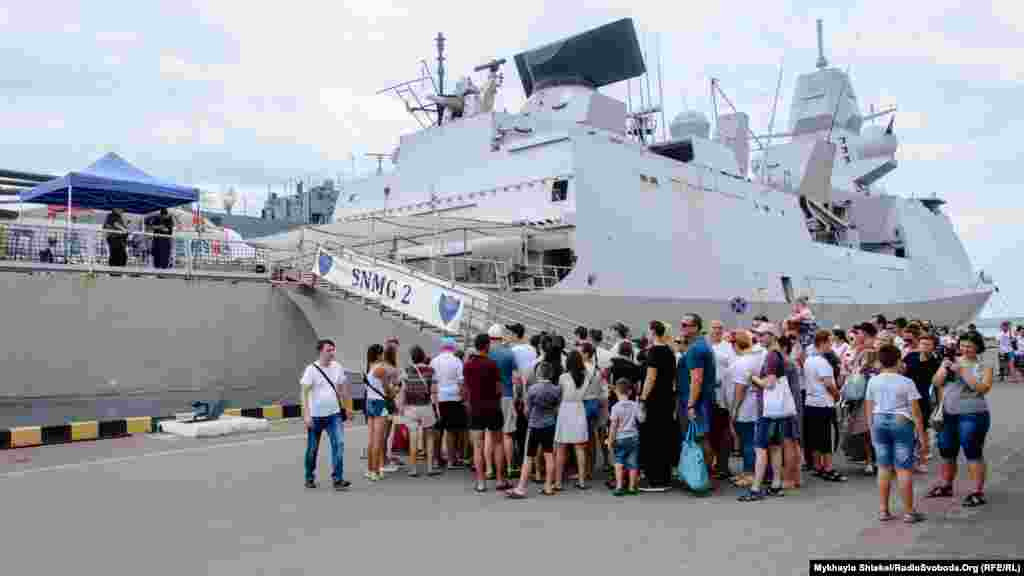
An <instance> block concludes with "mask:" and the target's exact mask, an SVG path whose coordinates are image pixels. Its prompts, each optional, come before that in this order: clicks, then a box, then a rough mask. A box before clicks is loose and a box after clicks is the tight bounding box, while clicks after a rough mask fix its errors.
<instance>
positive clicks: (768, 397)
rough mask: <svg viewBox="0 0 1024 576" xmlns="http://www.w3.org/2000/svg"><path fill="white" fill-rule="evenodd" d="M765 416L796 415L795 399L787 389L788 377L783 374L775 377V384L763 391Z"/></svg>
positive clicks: (785, 416) (786, 416)
mask: <svg viewBox="0 0 1024 576" xmlns="http://www.w3.org/2000/svg"><path fill="white" fill-rule="evenodd" d="M764 415H765V418H789V417H790V416H796V401H795V400H794V399H793V393H792V392H791V391H790V389H789V379H788V378H786V377H785V376H782V377H781V378H778V377H777V378H776V379H775V386H773V387H771V388H767V389H765V391H764Z"/></svg>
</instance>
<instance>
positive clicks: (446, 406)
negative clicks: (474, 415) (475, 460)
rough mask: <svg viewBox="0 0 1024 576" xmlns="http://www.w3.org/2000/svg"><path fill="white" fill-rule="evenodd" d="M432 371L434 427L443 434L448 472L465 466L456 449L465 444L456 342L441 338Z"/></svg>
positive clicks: (459, 366)
mask: <svg viewBox="0 0 1024 576" xmlns="http://www.w3.org/2000/svg"><path fill="white" fill-rule="evenodd" d="M430 367H431V368H433V369H434V381H435V382H436V383H437V401H438V404H437V409H438V413H439V415H440V418H438V421H437V424H436V425H435V428H436V429H437V431H438V432H440V433H441V434H445V438H446V440H445V446H446V447H447V454H446V458H447V460H446V464H447V466H448V468H449V469H452V470H456V469H461V468H463V467H464V464H463V463H462V457H461V452H458V451H456V447H457V445H458V446H463V445H465V442H466V428H467V425H468V422H467V418H466V406H465V404H463V403H462V399H463V396H462V387H463V384H464V382H463V378H462V360H459V357H458V356H456V355H455V340H454V339H452V338H442V339H441V353H440V354H438V355H437V356H435V357H434V359H433V360H431V361H430Z"/></svg>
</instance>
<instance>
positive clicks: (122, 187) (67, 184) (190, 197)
mask: <svg viewBox="0 0 1024 576" xmlns="http://www.w3.org/2000/svg"><path fill="white" fill-rule="evenodd" d="M18 196H19V198H20V199H21V201H22V202H26V203H32V204H61V205H66V206H67V207H68V210H69V212H70V209H71V207H72V206H75V207H78V208H92V209H96V210H113V209H114V208H120V209H122V210H124V211H125V212H128V213H131V214H147V213H149V212H153V211H156V210H159V209H161V208H171V207H173V206H180V205H182V204H189V203H191V202H196V201H197V200H198V199H199V190H198V189H197V188H189V187H186V186H178V185H177V184H172V183H170V182H164V181H161V180H158V179H156V178H154V177H152V176H150V175H149V174H146V173H145V172H143V171H142V170H139V169H138V168H136V167H135V166H132V165H131V164H129V163H128V162H127V161H126V160H125V159H124V158H121V157H120V156H118V155H117V154H114V153H113V152H111V153H109V154H107V155H106V156H104V157H103V158H100V159H99V160H97V161H96V162H94V163H93V164H92V165H91V166H89V167H88V168H86V169H85V170H81V171H78V172H69V173H68V174H67V175H66V176H63V177H61V178H55V179H53V180H50V181H48V182H44V183H42V184H39V185H38V186H35V187H34V188H32V189H30V190H28V191H26V192H23V193H20V194H19V195H18Z"/></svg>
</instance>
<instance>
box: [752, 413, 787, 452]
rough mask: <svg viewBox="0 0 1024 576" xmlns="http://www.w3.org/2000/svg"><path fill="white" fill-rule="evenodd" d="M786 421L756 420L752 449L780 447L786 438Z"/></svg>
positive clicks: (762, 418) (782, 419)
mask: <svg viewBox="0 0 1024 576" xmlns="http://www.w3.org/2000/svg"><path fill="white" fill-rule="evenodd" d="M786 421H787V419H786V418H765V417H764V416H762V417H760V418H758V419H757V422H756V423H754V447H755V448H761V449H764V448H768V447H769V446H782V440H783V439H784V438H785V436H786Z"/></svg>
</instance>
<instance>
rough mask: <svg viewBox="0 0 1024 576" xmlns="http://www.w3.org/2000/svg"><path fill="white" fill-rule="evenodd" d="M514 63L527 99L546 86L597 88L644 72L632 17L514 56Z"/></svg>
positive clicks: (642, 59)
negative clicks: (569, 85)
mask: <svg viewBox="0 0 1024 576" xmlns="http://www.w3.org/2000/svg"><path fill="white" fill-rule="evenodd" d="M515 60H516V68H518V69H519V79H520V80H521V81H522V82H523V91H524V92H526V97H527V98H529V97H530V95H531V94H533V92H534V91H535V90H540V89H541V88H546V87H548V86H554V85H559V84H575V85H579V84H582V85H584V86H588V87H590V88H600V87H602V86H607V85H609V84H614V83H616V82H621V81H622V80H629V79H630V78H636V77H637V76H640V75H641V74H643V73H644V72H645V71H646V68H645V66H644V58H643V54H642V53H641V52H640V42H639V41H638V40H637V37H636V29H635V28H634V27H633V19H632V18H623V19H622V20H618V21H616V22H612V23H611V24H605V25H604V26H601V27H600V28H594V29H593V30H589V31H587V32H584V33H582V34H577V35H575V36H572V37H569V38H566V39H565V40H559V41H558V42H553V43H551V44H548V45H547V46H542V47H540V48H536V49H534V50H530V51H528V52H523V53H522V54H517V55H516V58H515Z"/></svg>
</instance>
